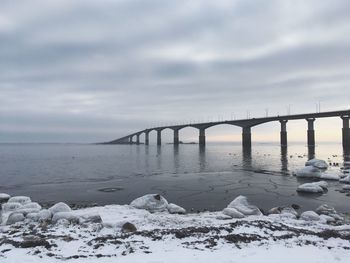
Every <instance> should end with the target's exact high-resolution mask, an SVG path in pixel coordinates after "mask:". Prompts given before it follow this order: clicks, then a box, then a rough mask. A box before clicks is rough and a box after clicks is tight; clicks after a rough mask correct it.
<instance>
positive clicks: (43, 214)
mask: <svg viewBox="0 0 350 263" xmlns="http://www.w3.org/2000/svg"><path fill="white" fill-rule="evenodd" d="M38 217H39V218H38V219H39V221H47V220H51V218H52V213H51V212H50V210H48V209H43V210H41V211H40V212H39V213H38Z"/></svg>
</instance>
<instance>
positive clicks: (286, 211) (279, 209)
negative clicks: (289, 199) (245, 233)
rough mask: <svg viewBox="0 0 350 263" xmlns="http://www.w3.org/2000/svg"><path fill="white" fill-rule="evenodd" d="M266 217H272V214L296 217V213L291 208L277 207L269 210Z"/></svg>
mask: <svg viewBox="0 0 350 263" xmlns="http://www.w3.org/2000/svg"><path fill="white" fill-rule="evenodd" d="M267 214H268V215H272V214H292V215H294V216H297V215H298V212H297V211H295V209H294V208H293V207H290V206H277V207H274V208H271V209H270V210H269V211H268V212H267Z"/></svg>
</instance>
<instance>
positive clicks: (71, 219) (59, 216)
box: [52, 212, 79, 223]
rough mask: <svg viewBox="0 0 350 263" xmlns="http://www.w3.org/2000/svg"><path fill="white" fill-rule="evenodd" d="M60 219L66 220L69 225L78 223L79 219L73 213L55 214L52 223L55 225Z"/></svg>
mask: <svg viewBox="0 0 350 263" xmlns="http://www.w3.org/2000/svg"><path fill="white" fill-rule="evenodd" d="M61 219H65V220H68V221H69V222H70V223H78V222H79V217H78V216H76V215H75V214H74V213H73V212H56V213H55V214H54V215H53V217H52V222H54V223H56V222H57V221H59V220H61Z"/></svg>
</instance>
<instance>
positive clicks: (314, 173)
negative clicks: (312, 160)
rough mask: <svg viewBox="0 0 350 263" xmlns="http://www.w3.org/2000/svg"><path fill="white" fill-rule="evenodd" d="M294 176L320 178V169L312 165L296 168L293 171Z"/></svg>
mask: <svg viewBox="0 0 350 263" xmlns="http://www.w3.org/2000/svg"><path fill="white" fill-rule="evenodd" d="M295 175H296V177H300V178H320V177H321V171H320V170H319V169H318V168H316V167H313V166H306V167H303V168H301V169H298V170H297V171H296V172H295Z"/></svg>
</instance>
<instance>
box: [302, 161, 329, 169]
mask: <svg viewBox="0 0 350 263" xmlns="http://www.w3.org/2000/svg"><path fill="white" fill-rule="evenodd" d="M305 166H313V167H316V168H318V169H327V168H328V164H327V163H326V162H325V161H324V160H320V159H311V160H308V161H307V162H306V163H305Z"/></svg>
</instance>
